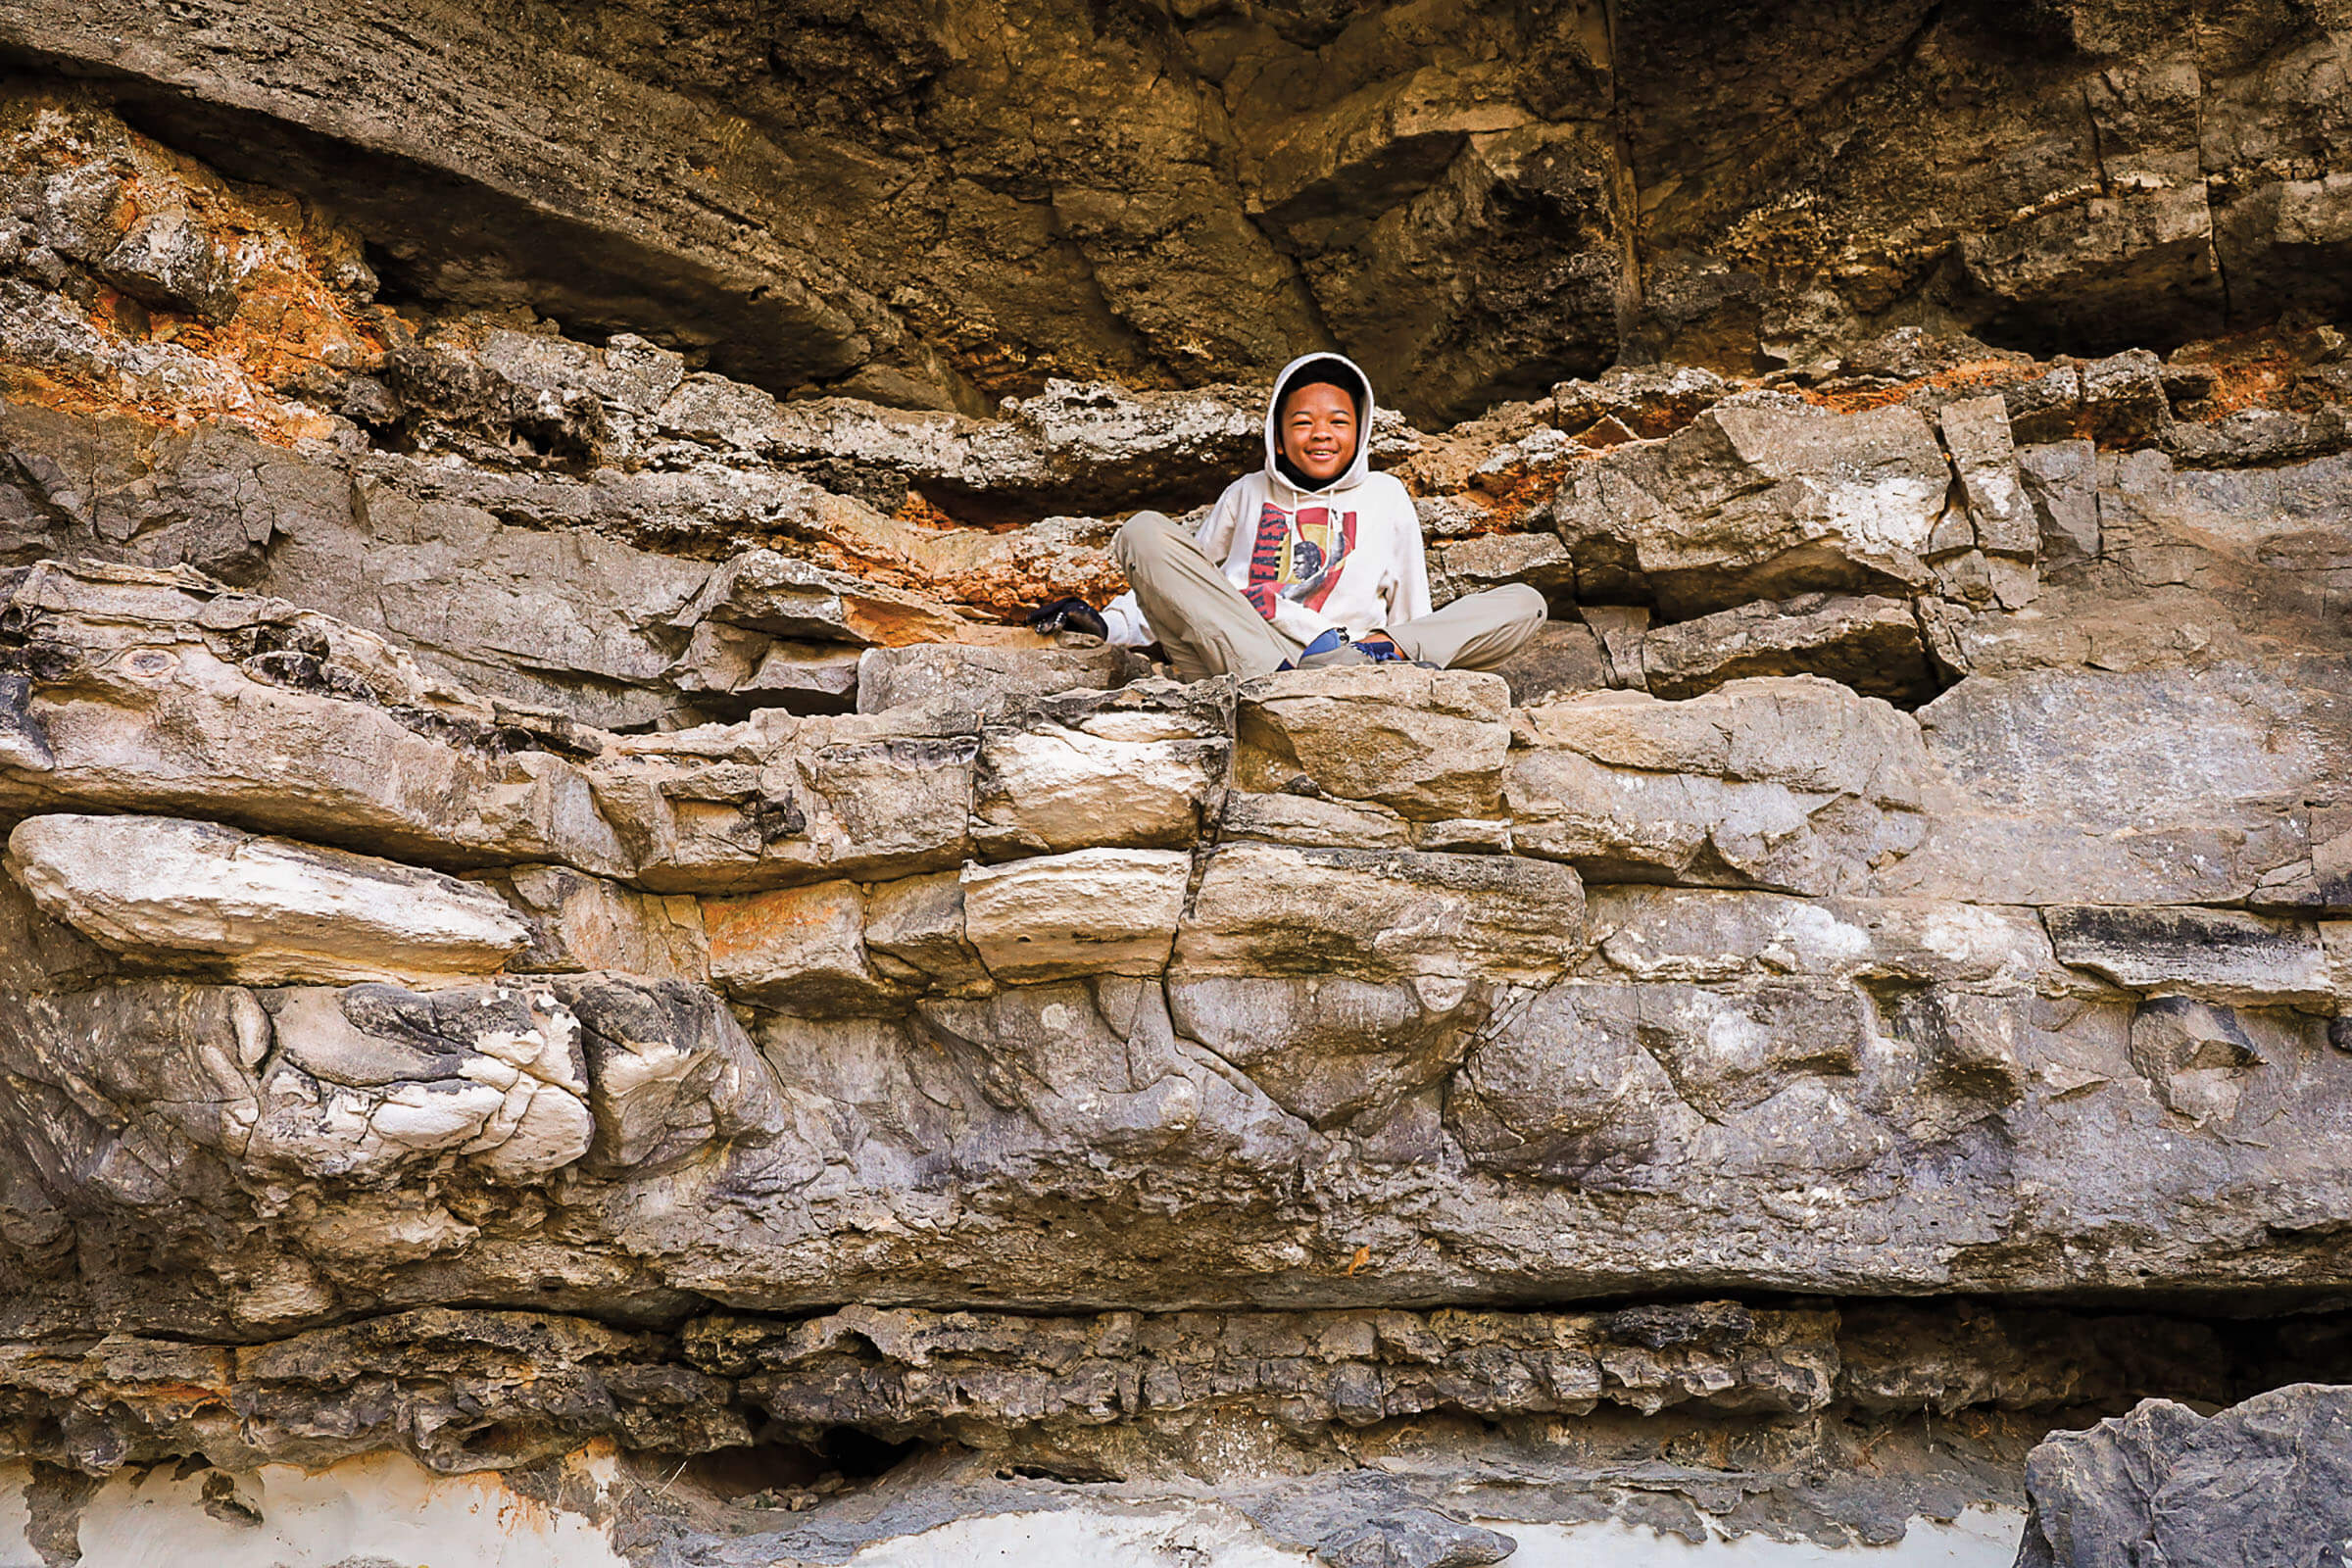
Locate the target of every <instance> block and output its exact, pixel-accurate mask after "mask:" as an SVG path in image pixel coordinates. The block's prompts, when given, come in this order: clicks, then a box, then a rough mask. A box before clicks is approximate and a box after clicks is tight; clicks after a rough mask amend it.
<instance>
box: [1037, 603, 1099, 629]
mask: <svg viewBox="0 0 2352 1568" xmlns="http://www.w3.org/2000/svg"><path fill="white" fill-rule="evenodd" d="M1029 629H1030V630H1031V631H1040V632H1044V633H1045V634H1046V635H1047V636H1049V637H1051V636H1052V635H1054V633H1055V632H1057V631H1074V632H1078V633H1080V634H1082V635H1084V636H1088V637H1108V636H1109V635H1110V626H1109V624H1108V623H1107V622H1105V621H1104V620H1103V613H1102V612H1101V611H1099V610H1097V609H1096V608H1095V607H1094V606H1092V605H1090V604H1088V603H1087V602H1086V601H1085V600H1083V599H1054V600H1051V601H1049V602H1047V603H1045V604H1042V605H1040V606H1038V607H1037V608H1036V609H1035V610H1032V611H1031V612H1029Z"/></svg>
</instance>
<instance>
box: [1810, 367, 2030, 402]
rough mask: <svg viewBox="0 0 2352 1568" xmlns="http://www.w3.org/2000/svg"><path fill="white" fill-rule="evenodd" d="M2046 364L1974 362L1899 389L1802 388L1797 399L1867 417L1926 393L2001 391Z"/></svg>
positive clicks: (1907, 383)
mask: <svg viewBox="0 0 2352 1568" xmlns="http://www.w3.org/2000/svg"><path fill="white" fill-rule="evenodd" d="M2047 373H2049V367H2048V366H2046V365H2020V364H2018V363H2016V362H2015V361H2012V360H1973V361H1971V362H1969V363H1968V364H1966V365H1955V366H1953V367H1952V368H1950V369H1948V370H1937V371H1936V373H1935V374H1933V375H1923V376H1921V377H1920V378H1919V379H1918V380H1916V381H1905V382H1903V383H1901V384H1900V385H1898V386H1887V387H1874V388H1872V389H1870V390H1869V391H1865V392H1818V391H1815V390H1813V389H1812V388H1810V387H1805V388H1799V389H1798V390H1797V396H1799V397H1801V398H1803V399H1804V400H1805V401H1806V402H1808V403H1811V404H1814V405H1816V406H1818V407H1820V408H1825V409H1832V410H1835V411H1836V412H1838V413H1839V414H1864V413H1868V412H1869V411H1870V410H1872V409H1883V408H1887V406H1889V405H1891V404H1896V403H1900V402H1902V401H1903V400H1904V399H1905V398H1908V397H1910V396H1912V395H1913V394H1914V393H1918V392H1922V391H1929V390H1935V391H1946V392H1966V391H1979V392H1997V391H1999V390H2000V389H2002V388H2003V387H2009V386H2015V385H2017V384H2018V383H2019V382H2021V381H2031V380H2033V379H2034V378H2035V377H2036V376H2040V375H2046V374H2047Z"/></svg>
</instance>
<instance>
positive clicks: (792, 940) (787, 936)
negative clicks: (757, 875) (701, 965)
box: [703, 882, 861, 968]
mask: <svg viewBox="0 0 2352 1568" xmlns="http://www.w3.org/2000/svg"><path fill="white" fill-rule="evenodd" d="M860 918H861V913H860V909H859V901H858V894H857V891H856V889H854V888H853V887H852V886H851V885H850V884H848V883H846V882H820V883H818V884H816V885H815V886H813V887H799V888H779V889H777V890H775V891H774V892H772V893H753V894H748V895H745V896H744V897H741V898H732V899H709V900H706V901H704V904H703V931H704V934H705V935H706V936H707V937H708V938H709V939H710V943H711V962H712V963H713V964H715V965H718V966H720V967H722V968H723V967H724V966H726V965H727V964H728V963H730V962H733V961H735V960H737V959H741V958H746V957H750V956H754V955H758V954H761V953H769V952H774V951H777V950H779V949H791V948H794V947H798V946H799V945H801V944H802V943H805V942H807V941H809V940H810V939H811V938H819V937H824V936H826V935H828V934H830V933H833V932H836V931H839V930H841V929H843V928H844V927H845V925H855V924H857V923H858V921H859V920H860Z"/></svg>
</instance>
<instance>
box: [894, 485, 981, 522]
mask: <svg viewBox="0 0 2352 1568" xmlns="http://www.w3.org/2000/svg"><path fill="white" fill-rule="evenodd" d="M890 519H891V521H893V522H910V523H913V524H914V525H915V526H916V527H918V528H961V527H963V526H965V524H964V523H962V522H960V521H958V520H956V517H955V516H953V515H950V514H949V513H948V512H946V511H944V510H943V509H942V508H941V507H940V506H939V504H938V503H937V502H935V501H933V500H932V499H931V498H930V497H929V496H926V495H924V494H923V493H922V492H921V491H919V490H908V491H907V499H906V500H905V501H903V502H901V503H900V504H899V510H898V511H896V512H894V513H892V514H891V515H890Z"/></svg>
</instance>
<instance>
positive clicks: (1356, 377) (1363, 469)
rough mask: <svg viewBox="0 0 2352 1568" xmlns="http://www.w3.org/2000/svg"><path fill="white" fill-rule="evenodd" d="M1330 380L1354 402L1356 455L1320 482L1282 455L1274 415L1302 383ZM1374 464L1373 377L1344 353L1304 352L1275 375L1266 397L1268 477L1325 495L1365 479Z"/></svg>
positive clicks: (1302, 492) (1288, 486) (1301, 491)
mask: <svg viewBox="0 0 2352 1568" xmlns="http://www.w3.org/2000/svg"><path fill="white" fill-rule="evenodd" d="M1318 383H1327V384H1329V385H1332V386H1336V387H1338V388H1339V389H1340V390H1341V391H1343V392H1346V393H1347V394H1348V398H1349V399H1350V400H1351V401H1352V402H1353V403H1354V404H1355V456H1354V458H1352V459H1351V460H1350V461H1349V462H1348V466H1347V468H1346V470H1345V471H1343V472H1342V473H1341V474H1340V476H1339V477H1338V478H1336V479H1334V480H1332V481H1331V482H1330V483H1329V484H1322V485H1318V484H1315V483H1313V482H1311V481H1310V480H1308V478H1307V477H1306V475H1305V474H1303V473H1299V471H1298V470H1296V469H1294V468H1293V467H1292V466H1291V465H1290V463H1289V461H1288V460H1287V459H1285V458H1284V457H1283V455H1282V440H1281V437H1280V435H1279V433H1278V432H1277V431H1276V429H1275V417H1276V416H1277V415H1279V414H1280V413H1281V412H1282V400H1283V399H1284V398H1286V397H1288V396H1289V395H1290V394H1291V393H1292V392H1294V391H1296V390H1298V389H1299V387H1302V386H1314V385H1316V384H1318ZM1371 464H1372V379H1371V377H1369V376H1367V375H1366V374H1364V372H1363V370H1362V369H1361V368H1358V367H1357V365H1356V363H1355V362H1354V361H1353V360H1351V359H1348V357H1347V356H1346V355H1344V354H1301V355H1300V356H1299V358H1297V359H1295V360H1293V361H1292V362H1291V363H1290V364H1288V365H1286V366H1284V367H1283V368H1282V373H1281V374H1280V375H1278V376H1276V377H1275V378H1274V395H1273V396H1272V397H1270V398H1268V399H1267V400H1266V477H1267V478H1268V479H1270V480H1272V481H1273V482H1275V483H1277V484H1280V485H1282V486H1284V487H1285V488H1286V489H1290V490H1295V491H1297V492H1299V494H1300V495H1323V494H1327V493H1328V492H1330V491H1334V490H1348V489H1351V488H1353V487H1354V486H1356V485H1359V484H1361V483H1363V481H1364V475H1365V474H1366V473H1369V472H1370V471H1371Z"/></svg>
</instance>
